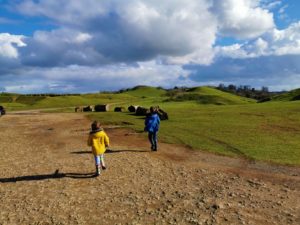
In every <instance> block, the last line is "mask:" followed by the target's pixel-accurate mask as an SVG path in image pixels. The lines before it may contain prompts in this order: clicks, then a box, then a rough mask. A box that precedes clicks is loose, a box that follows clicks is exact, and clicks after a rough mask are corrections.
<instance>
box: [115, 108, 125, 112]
mask: <svg viewBox="0 0 300 225" xmlns="http://www.w3.org/2000/svg"><path fill="white" fill-rule="evenodd" d="M125 110H126V109H125V107H115V109H114V111H115V112H125Z"/></svg>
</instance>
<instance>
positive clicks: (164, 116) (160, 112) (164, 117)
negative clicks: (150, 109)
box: [157, 108, 169, 120]
mask: <svg viewBox="0 0 300 225" xmlns="http://www.w3.org/2000/svg"><path fill="white" fill-rule="evenodd" d="M157 114H158V116H159V118H160V120H168V119H169V116H168V113H166V112H165V111H163V110H162V109H160V108H158V109H157Z"/></svg>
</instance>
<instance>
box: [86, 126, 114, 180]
mask: <svg viewBox="0 0 300 225" xmlns="http://www.w3.org/2000/svg"><path fill="white" fill-rule="evenodd" d="M87 144H88V146H91V147H92V153H93V155H94V159H95V166H96V174H95V175H96V176H99V175H100V171H101V169H102V170H105V169H106V166H105V162H104V152H105V151H106V148H107V147H109V138H108V136H107V134H106V133H105V132H104V130H103V129H102V128H101V125H100V122H98V121H94V122H93V123H92V124H91V131H90V134H89V137H88V141H87Z"/></svg>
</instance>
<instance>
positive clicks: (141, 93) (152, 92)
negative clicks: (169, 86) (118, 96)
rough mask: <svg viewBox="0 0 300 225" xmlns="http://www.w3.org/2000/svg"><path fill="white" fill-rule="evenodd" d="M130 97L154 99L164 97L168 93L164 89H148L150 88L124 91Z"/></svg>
mask: <svg viewBox="0 0 300 225" xmlns="http://www.w3.org/2000/svg"><path fill="white" fill-rule="evenodd" d="M123 93H126V94H128V95H131V96H134V97H140V98H153V97H156V98H157V97H162V96H163V95H165V94H166V93H167V91H166V90H164V89H162V88H156V87H148V86H136V87H134V88H132V89H129V90H127V91H124V92H123Z"/></svg>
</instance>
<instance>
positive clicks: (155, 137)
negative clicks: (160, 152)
mask: <svg viewBox="0 0 300 225" xmlns="http://www.w3.org/2000/svg"><path fill="white" fill-rule="evenodd" d="M152 139H153V150H154V151H157V132H153V138H152Z"/></svg>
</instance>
